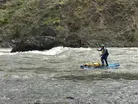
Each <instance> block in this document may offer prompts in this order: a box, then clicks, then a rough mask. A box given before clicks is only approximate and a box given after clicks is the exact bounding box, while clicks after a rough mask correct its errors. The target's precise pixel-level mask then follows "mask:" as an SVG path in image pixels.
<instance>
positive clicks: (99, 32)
mask: <svg viewBox="0 0 138 104" xmlns="http://www.w3.org/2000/svg"><path fill="white" fill-rule="evenodd" d="M137 25H138V0H0V46H1V47H11V46H13V43H14V42H16V41H20V40H22V39H23V38H25V37H29V36H33V37H35V36H52V37H55V38H56V40H57V41H58V43H57V45H63V46H69V47H96V46H97V45H98V44H99V43H105V44H106V45H107V46H120V47H124V46H138V29H137Z"/></svg>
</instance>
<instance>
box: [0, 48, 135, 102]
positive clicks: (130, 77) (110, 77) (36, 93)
mask: <svg viewBox="0 0 138 104" xmlns="http://www.w3.org/2000/svg"><path fill="white" fill-rule="evenodd" d="M107 49H108V51H109V53H110V55H109V58H108V60H109V63H119V64H120V67H119V68H118V69H93V70H92V69H91V70H83V69H80V65H82V64H84V63H89V62H100V57H99V54H100V53H99V52H97V49H96V48H67V47H55V48H53V49H51V50H46V51H29V52H19V53H18V52H17V53H10V51H11V49H0V104H138V48H136V47H134V48H107Z"/></svg>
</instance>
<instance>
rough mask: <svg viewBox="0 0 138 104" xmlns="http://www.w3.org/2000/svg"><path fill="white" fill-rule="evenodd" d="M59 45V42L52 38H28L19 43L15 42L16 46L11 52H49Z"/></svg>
mask: <svg viewBox="0 0 138 104" xmlns="http://www.w3.org/2000/svg"><path fill="white" fill-rule="evenodd" d="M56 45H57V42H56V40H55V38H54V37H52V36H35V37H33V36H30V37H26V38H24V39H22V40H20V41H18V42H15V46H14V47H13V49H12V50H11V52H23V51H32V50H40V51H43V50H49V49H51V48H53V47H55V46H56Z"/></svg>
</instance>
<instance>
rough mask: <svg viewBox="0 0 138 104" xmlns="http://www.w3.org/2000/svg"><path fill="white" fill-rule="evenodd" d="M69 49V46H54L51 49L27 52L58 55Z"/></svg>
mask: <svg viewBox="0 0 138 104" xmlns="http://www.w3.org/2000/svg"><path fill="white" fill-rule="evenodd" d="M66 50H68V48H67V47H54V48H52V49H50V50H45V51H29V52H25V53H33V54H42V55H57V54H60V53H62V52H64V51H66Z"/></svg>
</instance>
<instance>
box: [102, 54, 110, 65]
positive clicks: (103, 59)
mask: <svg viewBox="0 0 138 104" xmlns="http://www.w3.org/2000/svg"><path fill="white" fill-rule="evenodd" d="M107 57H108V56H102V57H101V62H102V66H104V61H105V63H106V66H108V61H107Z"/></svg>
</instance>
